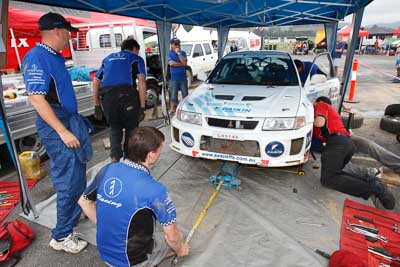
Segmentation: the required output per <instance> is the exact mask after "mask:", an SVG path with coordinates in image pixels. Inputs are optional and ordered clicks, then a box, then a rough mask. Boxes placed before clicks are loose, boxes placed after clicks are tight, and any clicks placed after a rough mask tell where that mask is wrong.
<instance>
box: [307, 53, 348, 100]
mask: <svg viewBox="0 0 400 267" xmlns="http://www.w3.org/2000/svg"><path fill="white" fill-rule="evenodd" d="M313 65H316V66H317V67H318V72H317V74H314V75H312V76H311V75H310V73H308V77H307V80H306V82H305V84H304V89H305V91H306V94H307V96H308V98H309V99H310V100H311V101H314V100H315V99H316V98H318V97H319V96H327V97H329V98H330V99H331V101H332V105H333V106H334V107H336V108H338V106H339V101H340V81H339V79H338V78H337V77H335V76H334V71H333V64H332V58H331V55H330V54H329V53H328V52H325V53H321V54H318V55H317V56H315V58H314V60H313ZM311 69H312V68H311ZM310 71H311V70H310Z"/></svg>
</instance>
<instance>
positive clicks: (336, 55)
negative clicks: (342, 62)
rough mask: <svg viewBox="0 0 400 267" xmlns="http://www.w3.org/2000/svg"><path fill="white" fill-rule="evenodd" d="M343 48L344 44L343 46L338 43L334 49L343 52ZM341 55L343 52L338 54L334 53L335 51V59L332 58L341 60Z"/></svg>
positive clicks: (341, 43)
mask: <svg viewBox="0 0 400 267" xmlns="http://www.w3.org/2000/svg"><path fill="white" fill-rule="evenodd" d="M344 47H345V44H344V43H343V42H340V43H338V44H337V45H336V49H342V50H343V49H344ZM342 54H343V52H341V53H338V52H336V50H335V53H334V55H335V57H334V58H341V57H342Z"/></svg>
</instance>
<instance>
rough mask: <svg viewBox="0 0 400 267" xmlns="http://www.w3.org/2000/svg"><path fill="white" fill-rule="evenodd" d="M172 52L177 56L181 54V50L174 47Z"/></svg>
mask: <svg viewBox="0 0 400 267" xmlns="http://www.w3.org/2000/svg"><path fill="white" fill-rule="evenodd" d="M174 52H175V53H177V54H178V55H179V53H180V52H181V49H179V47H175V49H174Z"/></svg>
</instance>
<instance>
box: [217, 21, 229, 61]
mask: <svg viewBox="0 0 400 267" xmlns="http://www.w3.org/2000/svg"><path fill="white" fill-rule="evenodd" d="M217 32H218V62H219V61H220V60H221V58H222V57H223V56H224V51H225V46H226V42H227V41H228V34H229V28H226V27H222V26H221V25H220V26H219V27H218V28H217Z"/></svg>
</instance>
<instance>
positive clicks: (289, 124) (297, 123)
mask: <svg viewBox="0 0 400 267" xmlns="http://www.w3.org/2000/svg"><path fill="white" fill-rule="evenodd" d="M305 122H306V119H305V118H304V117H294V118H266V119H265V120H264V124H263V127H262V129H263V130H264V131H278V130H295V129H299V128H301V127H303V126H304V125H305Z"/></svg>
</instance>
